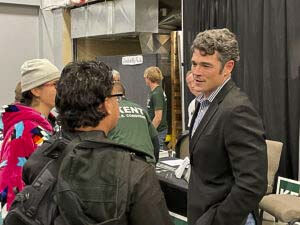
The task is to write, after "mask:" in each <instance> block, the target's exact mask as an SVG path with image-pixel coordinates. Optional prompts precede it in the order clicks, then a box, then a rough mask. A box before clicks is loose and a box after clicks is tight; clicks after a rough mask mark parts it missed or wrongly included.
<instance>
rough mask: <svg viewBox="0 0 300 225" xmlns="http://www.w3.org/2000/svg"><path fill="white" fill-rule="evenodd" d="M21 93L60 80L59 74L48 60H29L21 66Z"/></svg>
mask: <svg viewBox="0 0 300 225" xmlns="http://www.w3.org/2000/svg"><path fill="white" fill-rule="evenodd" d="M21 75H22V77H21V88H22V92H25V91H28V90H31V89H33V88H35V87H38V86H40V85H42V84H45V83H47V82H49V81H52V80H55V79H58V78H60V72H59V70H58V69H57V67H56V66H54V65H53V64H52V63H51V62H50V61H49V60H48V59H31V60H28V61H26V62H25V63H24V64H23V65H22V66H21Z"/></svg>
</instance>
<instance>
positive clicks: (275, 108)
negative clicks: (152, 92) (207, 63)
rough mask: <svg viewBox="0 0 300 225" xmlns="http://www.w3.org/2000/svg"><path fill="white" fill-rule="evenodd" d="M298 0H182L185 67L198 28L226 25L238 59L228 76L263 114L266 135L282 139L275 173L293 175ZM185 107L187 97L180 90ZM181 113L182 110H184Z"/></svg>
mask: <svg viewBox="0 0 300 225" xmlns="http://www.w3.org/2000/svg"><path fill="white" fill-rule="evenodd" d="M299 9H300V1H299V0H276V1H274V0H184V1H183V42H184V68H185V72H186V71H187V70H189V68H190V67H191V63H190V58H191V52H190V46H191V44H192V41H193V39H194V38H195V36H196V35H197V33H198V32H200V31H203V30H206V29H212V28H224V27H227V28H229V29H230V30H231V31H233V32H234V33H235V34H236V35H237V39H238V41H239V46H240V52H241V54H240V56H241V60H240V61H239V62H238V63H237V64H236V68H235V71H234V73H233V75H232V79H233V80H234V81H235V82H236V83H237V85H238V86H239V87H240V88H241V89H242V90H243V91H244V92H246V93H247V94H248V96H249V97H250V99H251V101H252V102H253V104H254V105H255V107H256V108H257V110H258V111H259V113H260V115H261V116H262V118H263V121H264V125H265V129H266V135H267V139H272V140H278V141H281V142H283V143H284V149H283V152H282V155H281V161H280V166H279V172H278V174H279V175H280V176H284V177H288V178H292V179H298V165H299V162H298V161H299V115H300V78H299V77H300V23H299V21H300V13H299ZM185 93H187V94H186V95H185V96H187V97H186V99H185V108H187V106H188V103H189V102H190V100H191V98H192V97H191V95H190V93H189V91H188V89H187V88H186V89H185ZM185 113H186V112H185Z"/></svg>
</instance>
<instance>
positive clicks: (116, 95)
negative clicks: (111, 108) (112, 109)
mask: <svg viewBox="0 0 300 225" xmlns="http://www.w3.org/2000/svg"><path fill="white" fill-rule="evenodd" d="M122 96H123V94H111V95H108V96H107V97H108V98H111V97H117V101H118V102H120V101H121V100H122Z"/></svg>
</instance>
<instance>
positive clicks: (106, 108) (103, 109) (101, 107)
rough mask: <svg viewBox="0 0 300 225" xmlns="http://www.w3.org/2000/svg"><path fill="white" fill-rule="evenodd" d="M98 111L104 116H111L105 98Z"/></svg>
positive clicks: (109, 105)
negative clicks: (103, 113)
mask: <svg viewBox="0 0 300 225" xmlns="http://www.w3.org/2000/svg"><path fill="white" fill-rule="evenodd" d="M99 110H100V111H102V112H105V114H106V115H110V114H111V102H110V101H108V98H105V100H104V102H103V103H102V104H100V105H99Z"/></svg>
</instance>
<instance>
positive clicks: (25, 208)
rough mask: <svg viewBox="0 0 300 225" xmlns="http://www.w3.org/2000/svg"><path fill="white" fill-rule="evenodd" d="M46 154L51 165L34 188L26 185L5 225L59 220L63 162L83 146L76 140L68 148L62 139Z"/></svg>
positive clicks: (44, 224) (50, 145) (43, 224)
mask: <svg viewBox="0 0 300 225" xmlns="http://www.w3.org/2000/svg"><path fill="white" fill-rule="evenodd" d="M47 142H50V143H47V144H48V147H47V148H46V149H44V150H45V153H46V154H47V156H48V157H49V161H48V162H47V163H46V165H45V166H44V167H43V169H42V170H41V171H40V172H39V173H38V175H37V177H36V178H35V179H34V181H33V182H32V184H31V185H26V186H25V187H24V189H23V190H22V191H20V192H19V193H17V194H16V197H15V200H14V202H13V204H12V205H11V207H10V211H9V212H8V214H7V215H6V217H5V219H4V223H3V224H4V225H52V224H54V220H55V219H56V218H57V216H58V207H57V204H56V201H55V188H56V183H57V177H58V172H59V168H60V164H61V163H62V160H63V158H64V157H65V155H66V154H68V152H70V151H72V149H74V148H75V147H76V145H78V144H79V143H80V139H79V138H75V139H74V140H72V141H71V142H69V143H68V144H66V143H64V141H63V140H62V139H61V138H52V139H50V140H48V141H47Z"/></svg>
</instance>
